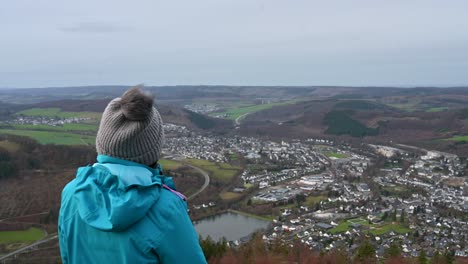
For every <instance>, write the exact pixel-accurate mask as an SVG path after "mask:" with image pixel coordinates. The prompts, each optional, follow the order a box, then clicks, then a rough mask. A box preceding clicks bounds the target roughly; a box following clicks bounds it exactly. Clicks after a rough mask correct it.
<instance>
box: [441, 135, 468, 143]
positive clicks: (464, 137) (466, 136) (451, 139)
mask: <svg viewBox="0 0 468 264" xmlns="http://www.w3.org/2000/svg"><path fill="white" fill-rule="evenodd" d="M444 140H449V141H467V142H468V135H465V136H454V137H451V138H446V139H444Z"/></svg>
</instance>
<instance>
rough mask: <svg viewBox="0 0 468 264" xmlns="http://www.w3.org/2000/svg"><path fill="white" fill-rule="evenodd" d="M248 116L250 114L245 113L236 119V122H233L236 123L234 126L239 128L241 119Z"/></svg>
mask: <svg viewBox="0 0 468 264" xmlns="http://www.w3.org/2000/svg"><path fill="white" fill-rule="evenodd" d="M248 114H250V113H245V114H243V115H241V116H239V117H238V118H236V121H235V122H236V126H240V121H241V119H243V118H245V117H246V116H247V115H248Z"/></svg>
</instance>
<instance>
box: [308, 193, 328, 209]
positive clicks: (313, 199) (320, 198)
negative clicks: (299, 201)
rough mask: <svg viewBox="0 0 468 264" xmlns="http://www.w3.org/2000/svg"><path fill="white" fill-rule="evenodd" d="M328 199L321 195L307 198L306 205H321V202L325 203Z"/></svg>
mask: <svg viewBox="0 0 468 264" xmlns="http://www.w3.org/2000/svg"><path fill="white" fill-rule="evenodd" d="M326 199H327V197H325V196H323V195H319V196H312V195H311V196H307V198H306V201H305V203H304V205H306V206H314V205H315V204H316V203H319V202H320V201H324V200H326Z"/></svg>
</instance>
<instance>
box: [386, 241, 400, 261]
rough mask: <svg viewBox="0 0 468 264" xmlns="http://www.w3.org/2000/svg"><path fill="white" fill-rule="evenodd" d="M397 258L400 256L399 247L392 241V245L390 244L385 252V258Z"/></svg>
mask: <svg viewBox="0 0 468 264" xmlns="http://www.w3.org/2000/svg"><path fill="white" fill-rule="evenodd" d="M399 256H401V249H400V246H399V245H398V244H397V243H396V242H395V241H393V242H392V244H390V247H389V248H388V249H387V250H385V257H387V258H393V257H399Z"/></svg>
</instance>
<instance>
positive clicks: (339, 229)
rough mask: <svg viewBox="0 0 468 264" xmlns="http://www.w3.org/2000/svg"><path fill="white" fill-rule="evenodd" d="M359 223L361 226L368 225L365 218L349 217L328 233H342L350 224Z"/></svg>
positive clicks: (349, 227)
mask: <svg viewBox="0 0 468 264" xmlns="http://www.w3.org/2000/svg"><path fill="white" fill-rule="evenodd" d="M353 223H354V224H360V225H363V226H369V222H368V221H367V220H365V219H362V218H356V219H350V220H347V221H344V222H341V223H340V224H339V225H337V226H335V227H334V228H332V229H330V230H329V231H330V233H332V234H337V233H343V232H346V231H348V230H349V229H351V226H350V225H351V224H353Z"/></svg>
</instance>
